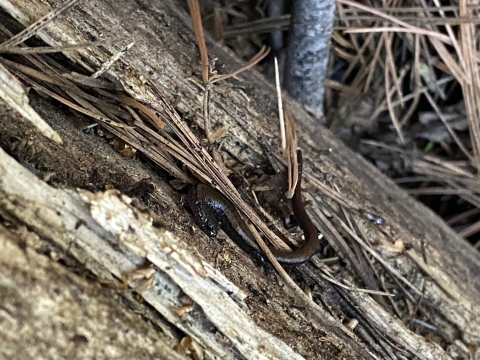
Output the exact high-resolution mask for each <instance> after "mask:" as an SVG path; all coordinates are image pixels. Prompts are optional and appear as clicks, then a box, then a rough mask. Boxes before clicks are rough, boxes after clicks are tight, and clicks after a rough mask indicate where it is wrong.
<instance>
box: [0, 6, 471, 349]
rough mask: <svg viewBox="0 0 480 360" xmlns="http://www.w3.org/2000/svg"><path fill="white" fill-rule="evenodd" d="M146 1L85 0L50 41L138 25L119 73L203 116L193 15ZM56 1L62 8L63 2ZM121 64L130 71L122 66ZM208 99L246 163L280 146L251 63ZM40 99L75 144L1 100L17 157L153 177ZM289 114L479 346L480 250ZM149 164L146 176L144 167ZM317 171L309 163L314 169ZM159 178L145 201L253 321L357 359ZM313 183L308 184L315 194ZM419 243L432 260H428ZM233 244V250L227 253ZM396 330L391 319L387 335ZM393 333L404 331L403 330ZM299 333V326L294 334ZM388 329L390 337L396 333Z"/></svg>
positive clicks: (325, 166) (117, 179)
mask: <svg viewBox="0 0 480 360" xmlns="http://www.w3.org/2000/svg"><path fill="white" fill-rule="evenodd" d="M15 4H16V5H18V7H19V8H20V9H21V10H22V11H24V12H25V13H26V14H27V15H28V17H29V18H30V19H32V20H33V19H36V18H38V14H45V13H47V12H48V11H49V10H50V9H49V8H48V7H47V6H45V5H44V4H42V3H40V2H39V1H28V2H25V3H24V2H20V1H16V2H15ZM143 5H144V6H142V7H140V6H139V5H138V3H132V2H128V1H124V2H123V1H119V2H107V1H106V2H102V3H98V4H97V3H95V4H94V3H93V2H92V1H84V2H82V3H81V4H80V5H77V6H76V7H75V8H74V9H73V10H71V11H70V12H69V13H67V14H66V15H65V17H62V18H61V19H59V20H57V22H56V23H55V25H56V27H53V28H52V27H51V28H50V29H49V31H48V34H49V35H50V36H51V38H53V39H60V38H62V39H64V38H70V39H73V40H72V41H73V42H78V43H79V42H84V41H85V40H87V39H88V38H86V37H84V36H83V35H79V33H78V32H80V33H81V34H89V36H90V37H91V36H95V37H99V36H100V34H112V35H113V36H116V37H125V38H127V37H131V36H132V34H134V35H135V46H134V47H133V48H132V49H131V50H130V51H129V53H128V56H126V57H125V58H123V59H121V60H120V61H119V62H118V63H116V64H115V65H114V66H113V69H112V75H113V76H116V77H117V78H118V79H120V80H121V81H122V83H123V84H124V85H125V87H126V89H127V91H129V92H130V94H132V96H134V97H136V98H137V99H139V100H141V101H143V102H144V103H147V104H149V105H151V106H152V107H154V108H155V106H156V104H155V101H154V98H153V97H152V95H151V94H150V93H148V91H146V90H145V87H144V86H143V85H142V83H141V82H140V81H139V80H138V78H137V77H136V76H132V71H131V70H132V69H136V70H138V71H140V72H141V73H143V74H145V75H146V76H148V77H149V78H150V79H151V80H152V81H156V82H157V83H158V84H159V85H160V86H161V87H162V89H163V90H164V91H165V92H166V93H167V94H169V95H172V96H173V95H180V96H181V97H182V101H181V102H180V104H179V105H178V107H177V108H178V109H179V110H180V111H181V112H182V113H183V114H185V115H187V116H188V117H190V118H192V117H194V115H195V114H198V115H199V116H200V114H201V95H202V92H201V91H200V81H199V60H198V55H197V52H196V46H195V43H194V37H193V33H192V31H191V28H190V24H189V20H188V17H187V16H186V13H185V12H184V11H183V10H178V8H177V7H176V4H173V3H171V2H165V3H162V4H158V3H153V2H145V3H144V4H143ZM53 6H54V7H56V6H58V2H55V4H53ZM73 29H75V30H73ZM208 46H209V49H210V51H211V53H213V54H214V55H215V56H217V57H218V58H219V60H218V61H217V66H218V67H219V68H220V69H223V67H222V66H223V65H224V66H225V68H226V69H228V70H231V69H232V68H236V67H238V65H239V63H238V62H236V61H235V60H234V59H233V58H232V57H231V56H230V55H229V54H228V53H227V52H225V51H224V50H223V49H222V48H221V47H219V46H218V45H215V44H212V43H209V44H208ZM82 53H83V58H82V59H81V58H80V57H78V55H77V56H75V55H72V57H73V58H74V59H75V60H77V61H79V62H85V61H88V62H90V64H89V65H88V66H92V64H96V66H98V64H99V62H98V59H102V61H105V60H106V55H105V54H104V53H102V52H100V51H99V50H84V51H82ZM85 59H87V60H85ZM125 62H126V63H127V64H126V65H127V66H129V67H130V68H129V69H128V68H127V66H125V65H123V66H122V65H121V64H125ZM225 72H226V71H225ZM212 100H213V101H212V106H213V109H212V111H211V116H212V119H213V120H214V122H215V121H219V122H221V123H223V124H224V125H226V126H227V127H228V129H229V136H228V137H227V138H226V141H225V142H224V143H223V146H224V148H225V149H227V150H228V151H229V152H230V153H232V154H234V155H235V156H237V158H239V159H242V160H244V161H245V162H247V163H251V164H256V163H259V162H260V159H261V147H260V146H259V143H258V142H256V140H261V141H265V140H266V141H269V142H271V143H272V144H274V145H275V144H277V140H276V136H273V135H272V134H277V133H278V131H277V125H276V122H275V118H276V115H275V114H276V100H275V98H274V91H273V89H272V87H271V86H269V85H268V84H266V83H264V82H263V81H262V79H261V77H259V76H257V75H256V74H255V73H254V72H253V71H252V72H248V73H246V74H243V75H242V76H241V77H240V78H239V79H238V80H231V81H230V82H227V83H224V84H221V85H218V86H217V87H215V90H214V95H213V99H212ZM36 105H37V109H39V110H38V111H39V112H40V114H41V115H42V117H44V118H45V119H46V120H47V122H48V123H49V124H51V125H52V127H54V129H55V130H57V131H58V132H59V133H60V135H61V136H62V138H64V139H66V140H67V145H65V146H63V147H57V146H54V145H52V144H51V143H48V142H46V141H45V140H44V139H42V138H40V137H38V136H35V135H34V132H33V131H32V130H28V132H27V134H25V133H24V132H25V131H27V130H26V129H28V127H27V126H26V125H22V124H20V120H19V116H18V115H16V114H13V113H12V112H11V111H8V110H7V109H5V108H4V107H3V105H2V118H3V120H2V121H3V123H0V127H1V131H0V134H1V135H0V144H1V146H2V148H4V149H8V150H9V152H12V153H14V154H15V156H16V157H17V158H18V159H20V160H22V161H24V162H29V163H33V164H34V165H35V166H37V167H39V168H42V169H47V170H44V171H45V172H53V173H54V175H53V176H54V178H53V179H54V180H55V181H54V183H56V184H62V185H66V186H69V187H77V186H78V187H82V188H89V189H92V190H97V189H98V187H99V186H101V184H108V183H114V185H115V186H116V187H117V188H121V187H122V186H124V187H128V186H129V185H131V184H132V183H135V182H136V181H138V180H140V179H142V178H144V177H149V176H150V177H153V178H155V176H156V175H155V174H153V173H152V172H149V171H148V170H146V169H144V168H142V166H141V165H139V164H137V163H135V162H133V161H131V160H128V159H124V158H121V157H120V156H118V154H115V153H114V152H113V150H110V149H109V148H108V146H106V145H105V144H104V143H103V142H102V141H101V140H99V139H96V138H92V137H91V136H90V137H89V136H86V135H85V134H83V133H81V132H80V131H76V129H75V128H74V127H73V126H72V125H71V124H69V123H67V121H68V120H67V119H65V118H62V117H61V115H60V114H56V111H55V110H54V109H53V108H52V107H51V106H49V105H48V104H43V100H41V99H37V100H36ZM292 112H293V113H294V114H295V118H296V121H297V129H298V131H299V139H302V142H301V144H300V146H301V147H302V149H303V150H304V152H305V154H306V158H307V159H308V160H309V161H308V162H307V166H306V167H307V169H310V170H315V171H316V172H317V173H318V172H323V173H328V174H331V175H333V177H334V178H335V179H336V180H335V181H336V184H337V186H338V187H339V188H340V190H341V192H342V194H343V196H344V197H345V198H346V199H348V200H349V201H350V204H351V206H352V207H354V208H359V209H363V210H365V211H367V212H369V213H372V214H378V215H381V216H382V217H383V218H384V220H385V225H384V226H381V227H378V226H375V225H373V224H371V223H368V222H364V223H363V226H364V227H365V230H364V232H365V233H366V234H367V237H368V239H369V240H370V241H372V242H373V243H375V244H378V245H377V246H378V247H377V248H378V250H380V251H382V252H383V253H384V255H385V256H386V257H387V258H388V255H391V254H390V253H389V252H388V248H389V246H388V241H390V239H388V237H386V236H385V235H384V234H388V235H389V236H390V237H391V238H394V239H395V240H402V241H403V242H404V243H409V244H412V245H413V249H412V250H409V251H408V252H407V255H406V256H400V257H399V256H395V257H392V259H391V263H392V264H393V265H394V266H395V267H396V268H401V269H402V271H403V272H404V273H406V274H412V272H413V270H414V269H420V270H422V273H423V274H427V275H428V276H427V277H426V279H427V282H426V290H427V292H426V296H425V298H424V301H426V302H427V303H432V304H435V306H436V308H437V309H438V311H439V312H440V313H441V314H442V315H443V316H444V317H445V318H446V319H447V320H448V321H449V322H450V323H452V324H454V325H455V327H457V329H458V332H453V331H452V334H451V340H452V341H453V340H455V339H456V338H460V339H462V338H463V339H464V340H465V342H467V343H471V344H478V343H479V339H478V335H476V334H479V333H480V330H479V328H478V327H479V321H478V315H479V313H480V310H479V305H478V302H476V301H475V299H478V298H480V297H479V292H480V285H479V281H480V280H479V279H478V274H479V272H480V271H479V269H480V261H479V258H478V255H477V253H475V252H474V251H472V249H471V247H469V246H468V245H467V244H466V243H465V242H464V241H463V240H462V239H460V238H458V237H457V236H456V235H455V234H454V233H453V232H452V231H451V230H450V229H449V228H448V227H447V226H446V225H444V224H443V222H442V221H441V220H440V219H438V218H437V217H436V216H434V215H433V214H432V213H431V212H430V211H429V210H427V209H425V208H424V207H423V206H422V205H420V204H418V203H416V202H415V201H413V200H412V199H411V198H409V197H408V196H406V195H405V194H404V193H403V192H402V191H400V190H399V189H397V188H396V186H395V185H394V184H393V183H392V182H391V181H389V180H388V179H386V178H385V177H384V176H382V175H381V174H379V173H378V172H377V171H376V170H375V169H374V168H373V167H372V166H370V165H368V164H366V163H365V161H364V160H362V159H360V158H359V157H357V156H356V155H353V154H352V153H351V152H350V151H348V150H346V149H345V148H344V147H342V146H340V144H338V143H337V142H336V141H335V140H334V139H332V138H331V135H330V134H329V133H328V132H327V131H325V130H324V129H321V128H318V126H317V125H314V121H313V119H312V118H310V117H309V116H308V115H307V114H306V113H305V112H304V111H303V110H302V109H301V108H298V107H297V106H295V105H292ZM232 114H234V115H235V116H236V118H237V119H240V120H241V121H242V122H243V124H246V125H245V127H246V128H247V129H248V131H245V130H244V129H242V128H241V127H240V126H239V123H238V122H237V120H236V118H235V117H233V116H232ZM12 124H15V126H12ZM261 134H264V135H263V136H261ZM252 135H253V136H252ZM244 144H246V145H248V146H247V150H246V151H245V147H244V146H242V145H244ZM327 148H331V149H332V152H331V153H330V154H329V155H325V154H324V152H323V151H322V150H325V149H327ZM67 159H69V160H68V162H67ZM142 172H143V175H140V174H142ZM316 172H313V173H311V174H312V176H315V173H316ZM55 176H57V177H56V178H55ZM112 180H113V181H112ZM154 183H155V187H156V191H155V194H154V195H153V196H152V199H150V201H148V202H149V203H150V204H149V205H150V206H151V207H152V208H153V209H154V210H155V211H156V212H157V213H161V214H162V215H163V219H164V222H165V225H166V227H167V228H169V229H170V230H171V231H173V232H174V233H175V234H176V235H177V236H178V237H179V238H184V239H192V238H194V239H195V243H194V244H193V246H194V247H195V248H196V249H197V250H198V251H199V253H200V254H201V255H202V256H203V257H204V258H205V259H206V260H207V261H208V262H210V263H211V264H215V265H216V266H217V267H218V268H219V269H220V270H221V271H222V272H223V273H224V274H225V275H226V276H227V277H228V278H229V279H231V280H232V281H233V282H234V283H235V284H236V285H237V286H239V287H240V288H241V289H242V290H243V291H245V292H246V293H247V295H248V297H247V300H246V302H247V305H248V306H249V309H250V311H251V314H252V318H253V319H254V321H255V322H256V323H257V325H260V326H262V327H263V328H264V329H266V330H267V331H269V332H271V333H272V334H273V335H275V336H277V337H279V338H280V339H282V340H284V341H285V342H286V343H287V344H288V345H290V346H292V348H293V349H294V350H295V351H297V352H299V353H300V354H301V355H303V356H304V357H306V358H319V357H324V358H331V357H332V356H334V357H346V356H349V355H350V356H352V357H353V358H357V357H358V356H357V354H356V353H355V351H359V347H358V346H355V345H352V343H349V342H348V337H347V338H345V339H343V341H345V343H342V340H340V341H339V338H338V337H337V336H333V335H332V334H333V333H330V332H329V331H328V329H325V324H324V323H322V321H320V320H318V318H315V317H313V318H312V317H310V316H308V314H305V313H302V311H301V310H299V309H296V308H295V307H292V304H293V305H294V304H295V299H294V298H292V296H291V294H290V293H289V292H288V289H286V288H284V287H282V284H281V282H280V281H279V280H277V279H276V278H275V276H274V275H272V274H263V273H262V270H259V269H257V268H255V266H254V265H253V264H252V263H251V260H250V259H248V257H246V256H245V255H244V254H242V253H240V252H239V251H237V250H236V249H235V248H234V247H232V246H229V245H226V246H227V250H225V249H223V248H222V245H221V244H219V243H218V242H216V241H213V242H212V241H209V240H208V239H207V238H206V237H205V236H204V235H203V234H196V235H195V236H192V234H190V233H189V222H188V221H189V220H188V216H186V215H185V214H184V211H183V210H182V209H181V208H180V207H179V205H178V196H177V195H176V194H175V193H174V191H173V190H172V189H171V188H170V187H169V185H167V184H164V183H162V182H160V181H158V180H154ZM315 191H316V190H315V188H314V187H311V192H312V193H315ZM196 240H198V242H197V241H196ZM422 242H424V247H425V249H426V252H427V257H428V265H427V264H425V263H424V262H423V258H422V253H421V248H422ZM232 252H233V254H234V255H233V258H229V256H232V255H231V254H232ZM252 274H255V275H252ZM353 296H355V295H353ZM357 301H358V302H359V304H360V305H359V306H361V304H363V306H364V308H363V311H367V312H368V309H369V310H370V311H371V312H372V314H370V316H371V318H372V319H375V321H377V322H378V324H379V326H380V327H382V326H385V327H388V326H389V321H388V318H385V317H383V318H382V316H385V314H382V313H381V311H380V310H378V311H373V307H372V308H368V300H365V299H363V298H361V297H358V299H357ZM365 304H367V310H365ZM119 306H120V303H119ZM367 315H368V314H367ZM46 320H48V319H46ZM382 322H383V325H382ZM388 330H389V329H388V328H386V329H385V333H388ZM390 330H391V331H394V330H392V329H390ZM395 331H397V332H398V329H397V330H395ZM299 333H301V336H298V334H299ZM338 333H339V334H341V333H342V332H341V331H340V332H338ZM390 336H391V337H393V336H394V335H393V334H392V333H391V334H390ZM395 336H398V335H395ZM412 339H414V340H415V341H418V342H419V343H418V344H417V345H418V346H417V349H414V350H416V351H413V352H414V353H415V352H416V353H417V355H418V356H419V357H420V358H429V356H427V354H429V353H430V354H431V353H435V354H436V355H437V356H436V357H435V358H447V357H446V354H443V355H442V353H441V350H440V349H439V348H437V347H435V346H433V345H428V344H427V343H424V344H423V345H424V346H425V348H424V349H422V348H421V347H420V343H421V341H422V338H421V337H415V336H413V337H412ZM409 345H411V344H409ZM225 346H228V347H230V346H232V345H231V344H226V345H225ZM355 349H357V350H355ZM444 355H445V356H444ZM440 356H441V357H440ZM430 358H432V357H430Z"/></svg>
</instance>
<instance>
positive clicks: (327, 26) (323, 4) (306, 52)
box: [285, 0, 335, 117]
mask: <svg viewBox="0 0 480 360" xmlns="http://www.w3.org/2000/svg"><path fill="white" fill-rule="evenodd" d="M292 7H293V11H292V17H291V20H290V21H291V24H290V34H289V39H288V46H287V56H286V58H287V59H286V63H285V65H286V66H285V89H286V90H287V91H288V93H289V94H290V95H291V96H292V97H293V98H294V99H295V100H297V101H298V102H299V103H301V104H305V105H306V106H308V107H309V108H310V109H311V110H312V111H313V112H314V113H315V114H316V115H317V116H318V117H321V116H322V115H323V93H324V85H323V83H324V81H325V76H326V72H327V64H328V57H329V54H330V37H331V36H332V30H333V20H334V19H335V1H332V0H329V1H318V0H297V1H294V2H293V4H292Z"/></svg>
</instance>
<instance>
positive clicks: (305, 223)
mask: <svg viewBox="0 0 480 360" xmlns="http://www.w3.org/2000/svg"><path fill="white" fill-rule="evenodd" d="M297 154H298V155H297V156H298V164H299V166H298V183H297V186H296V187H295V193H294V195H293V199H292V207H293V213H294V215H295V219H296V221H297V223H298V225H299V226H300V228H301V229H302V230H303V234H304V237H305V242H304V244H303V246H302V247H300V248H299V249H296V250H294V251H281V250H277V249H275V248H273V247H270V250H271V252H272V253H273V255H274V256H275V257H276V259H277V260H278V261H279V262H280V263H283V264H289V265H298V264H301V263H303V262H305V261H307V260H308V259H310V257H311V256H312V255H314V254H315V253H316V252H317V251H318V250H320V241H319V239H318V231H317V228H316V227H315V225H314V224H313V223H312V221H311V220H310V218H309V216H308V214H307V212H306V211H305V207H304V205H303V201H302V190H301V186H300V183H301V179H302V152H301V151H300V150H298V153H297ZM186 202H187V205H188V206H189V207H190V210H191V211H192V213H193V216H194V219H195V222H196V223H197V225H198V226H200V228H201V229H202V230H203V231H204V232H205V233H206V234H207V235H208V236H212V237H215V236H216V235H217V232H218V229H219V228H220V227H221V228H222V229H223V231H225V233H226V234H227V235H228V236H229V237H230V238H231V239H232V240H233V241H234V242H235V243H236V244H237V245H238V246H239V247H240V248H241V249H242V250H244V251H246V252H250V251H251V250H252V248H253V249H254V250H255V251H257V252H260V249H259V247H258V245H257V242H256V241H255V239H254V238H253V236H252V234H251V233H250V230H249V229H248V227H247V225H246V224H245V222H244V221H243V220H242V219H241V218H240V214H239V213H238V211H237V209H236V207H235V206H234V205H233V204H232V203H231V202H230V201H229V200H228V199H227V198H226V197H225V196H223V195H222V194H221V193H220V192H219V191H217V190H215V189H214V188H212V187H210V186H208V185H205V184H198V185H197V186H196V187H193V188H192V189H191V190H190V191H189V193H188V195H187V198H186Z"/></svg>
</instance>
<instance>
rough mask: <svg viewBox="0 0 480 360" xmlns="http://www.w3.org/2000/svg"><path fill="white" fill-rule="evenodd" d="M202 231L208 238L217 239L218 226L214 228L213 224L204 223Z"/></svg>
mask: <svg viewBox="0 0 480 360" xmlns="http://www.w3.org/2000/svg"><path fill="white" fill-rule="evenodd" d="M202 231H203V232H204V233H205V234H207V235H208V236H210V237H217V232H218V226H215V225H214V224H212V223H210V222H208V221H205V222H203V224H202Z"/></svg>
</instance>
